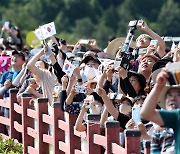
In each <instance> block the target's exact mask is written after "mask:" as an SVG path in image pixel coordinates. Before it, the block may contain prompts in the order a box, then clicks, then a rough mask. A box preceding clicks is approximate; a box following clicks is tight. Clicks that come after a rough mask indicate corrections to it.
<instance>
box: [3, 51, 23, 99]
mask: <svg viewBox="0 0 180 154" xmlns="http://www.w3.org/2000/svg"><path fill="white" fill-rule="evenodd" d="M24 63H25V56H24V54H23V53H22V52H19V51H17V50H14V51H13V52H12V56H11V69H10V70H9V71H7V72H4V73H3V74H2V76H1V78H0V98H2V97H9V91H8V90H9V89H10V88H11V87H12V82H13V81H14V79H15V78H16V76H17V75H18V73H19V72H20V71H21V69H22V65H23V64H24Z"/></svg>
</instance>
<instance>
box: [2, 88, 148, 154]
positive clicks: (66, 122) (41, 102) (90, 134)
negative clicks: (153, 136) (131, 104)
mask: <svg viewBox="0 0 180 154" xmlns="http://www.w3.org/2000/svg"><path fill="white" fill-rule="evenodd" d="M17 92H18V90H17V89H11V90H10V99H9V100H4V99H0V107H6V108H9V117H8V118H6V117H3V116H2V115H0V135H1V136H2V137H3V138H11V139H12V138H13V139H16V140H17V141H18V142H22V144H23V147H24V150H23V153H24V154H26V153H30V154H49V153H50V152H49V145H51V146H52V149H53V153H54V154H61V153H67V154H94V153H96V154H101V153H102V147H103V148H104V149H105V150H106V154H110V153H114V154H140V153H141V152H140V132H139V131H138V130H126V131H125V148H123V147H121V146H120V145H119V122H117V121H111V122H106V124H105V134H104V135H102V133H101V128H100V125H99V123H98V121H99V119H100V116H99V115H88V123H87V131H86V132H78V131H76V130H75V129H74V125H75V121H76V118H77V115H75V114H68V113H65V114H66V116H65V114H64V112H63V111H61V110H60V107H59V103H54V104H53V106H52V114H51V115H49V114H48V99H46V98H39V99H38V100H37V109H34V107H33V105H32V103H30V102H31V101H30V100H31V99H32V98H31V97H30V96H29V95H28V94H23V96H22V104H21V105H19V104H18V103H17V99H16V94H17ZM35 121H36V127H35ZM5 125H7V126H9V134H8V135H5V129H4V127H5ZM49 125H51V126H52V133H50V132H49V128H50V127H49ZM82 138H83V139H86V140H87V148H86V149H85V151H82V149H81V140H82ZM35 140H36V142H37V145H36V146H35ZM144 153H145V154H149V153H150V142H146V144H145V148H144Z"/></svg>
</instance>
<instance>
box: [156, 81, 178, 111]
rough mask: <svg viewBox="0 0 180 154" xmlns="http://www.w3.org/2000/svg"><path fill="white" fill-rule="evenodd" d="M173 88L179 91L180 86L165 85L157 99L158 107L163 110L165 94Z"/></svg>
mask: <svg viewBox="0 0 180 154" xmlns="http://www.w3.org/2000/svg"><path fill="white" fill-rule="evenodd" d="M174 88H177V89H180V84H178V85H166V86H165V87H164V88H163V89H162V91H161V93H160V95H159V98H158V105H159V106H160V107H161V108H165V107H166V106H165V102H166V94H167V92H168V91H169V90H170V89H174Z"/></svg>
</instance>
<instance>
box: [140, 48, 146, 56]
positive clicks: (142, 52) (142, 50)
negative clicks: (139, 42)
mask: <svg viewBox="0 0 180 154" xmlns="http://www.w3.org/2000/svg"><path fill="white" fill-rule="evenodd" d="M146 52H147V48H140V49H139V51H138V54H139V55H143V54H146Z"/></svg>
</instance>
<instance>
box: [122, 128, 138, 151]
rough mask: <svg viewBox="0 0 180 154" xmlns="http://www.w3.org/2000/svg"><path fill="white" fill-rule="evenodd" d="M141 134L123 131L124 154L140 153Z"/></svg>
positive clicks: (131, 130)
mask: <svg viewBox="0 0 180 154" xmlns="http://www.w3.org/2000/svg"><path fill="white" fill-rule="evenodd" d="M140 136H141V132H140V131H139V130H135V129H126V130H125V149H126V153H127V154H129V153H140Z"/></svg>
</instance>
